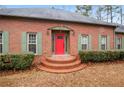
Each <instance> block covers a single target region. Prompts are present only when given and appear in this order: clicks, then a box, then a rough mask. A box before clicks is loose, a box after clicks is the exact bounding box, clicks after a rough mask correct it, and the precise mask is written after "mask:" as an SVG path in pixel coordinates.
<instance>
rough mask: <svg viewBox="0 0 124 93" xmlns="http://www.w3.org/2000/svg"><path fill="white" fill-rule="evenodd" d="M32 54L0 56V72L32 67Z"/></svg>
mask: <svg viewBox="0 0 124 93" xmlns="http://www.w3.org/2000/svg"><path fill="white" fill-rule="evenodd" d="M33 59H34V54H31V53H28V54H5V55H4V54H3V55H0V70H10V69H15V70H23V69H26V68H29V67H30V66H31V65H32V62H33Z"/></svg>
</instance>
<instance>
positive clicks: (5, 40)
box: [2, 32, 9, 53]
mask: <svg viewBox="0 0 124 93" xmlns="http://www.w3.org/2000/svg"><path fill="white" fill-rule="evenodd" d="M2 51H3V53H8V52H9V33H8V32H3V50H2Z"/></svg>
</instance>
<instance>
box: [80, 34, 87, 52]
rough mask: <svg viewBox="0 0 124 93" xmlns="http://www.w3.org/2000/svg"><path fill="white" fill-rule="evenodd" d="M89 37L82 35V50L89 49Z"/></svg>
mask: <svg viewBox="0 0 124 93" xmlns="http://www.w3.org/2000/svg"><path fill="white" fill-rule="evenodd" d="M88 41H89V37H88V35H82V38H81V45H82V49H83V50H87V49H88V46H89V45H88V44H89V42H88Z"/></svg>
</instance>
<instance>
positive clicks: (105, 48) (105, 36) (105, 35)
mask: <svg viewBox="0 0 124 93" xmlns="http://www.w3.org/2000/svg"><path fill="white" fill-rule="evenodd" d="M103 37H105V38H106V40H105V41H106V42H105V43H104V44H105V50H107V36H106V35H101V46H102V38H103ZM101 49H102V48H101Z"/></svg>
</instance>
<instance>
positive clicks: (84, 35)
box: [81, 34, 89, 50]
mask: <svg viewBox="0 0 124 93" xmlns="http://www.w3.org/2000/svg"><path fill="white" fill-rule="evenodd" d="M83 36H86V37H87V39H88V40H87V49H86V50H89V35H87V34H82V35H81V45H82V44H83V43H82V41H83ZM82 50H84V49H82Z"/></svg>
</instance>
